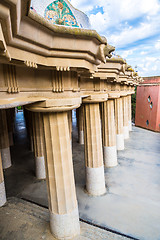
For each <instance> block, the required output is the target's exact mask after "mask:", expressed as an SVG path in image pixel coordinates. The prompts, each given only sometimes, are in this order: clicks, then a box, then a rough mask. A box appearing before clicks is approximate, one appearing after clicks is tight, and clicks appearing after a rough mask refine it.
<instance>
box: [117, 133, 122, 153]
mask: <svg viewBox="0 0 160 240" xmlns="http://www.w3.org/2000/svg"><path fill="white" fill-rule="evenodd" d="M116 141H117V150H124V136H123V134H117V136H116Z"/></svg>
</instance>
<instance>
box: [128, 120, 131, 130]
mask: <svg viewBox="0 0 160 240" xmlns="http://www.w3.org/2000/svg"><path fill="white" fill-rule="evenodd" d="M128 127H129V131H130V132H132V121H128Z"/></svg>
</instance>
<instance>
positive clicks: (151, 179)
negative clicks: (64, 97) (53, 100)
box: [0, 113, 160, 240]
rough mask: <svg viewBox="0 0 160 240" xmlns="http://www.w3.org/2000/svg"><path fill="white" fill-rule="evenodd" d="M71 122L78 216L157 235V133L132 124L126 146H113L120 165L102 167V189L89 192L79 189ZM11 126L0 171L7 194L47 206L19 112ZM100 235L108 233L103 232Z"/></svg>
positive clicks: (137, 234)
mask: <svg viewBox="0 0 160 240" xmlns="http://www.w3.org/2000/svg"><path fill="white" fill-rule="evenodd" d="M75 126H76V124H75V116H73V141H72V144H73V161H74V171H75V181H76V190H77V198H78V205H79V213H80V218H81V219H83V220H85V221H88V222H90V223H92V224H95V225H98V226H101V227H104V228H105V229H111V230H113V231H115V232H118V233H122V234H124V235H127V236H130V237H133V238H135V239H142V240H143V239H144V240H152V239H153V240H160V174H159V172H160V157H159V156H160V137H159V133H154V132H150V131H147V130H144V129H140V128H137V127H133V132H132V133H130V139H129V140H126V141H125V147H126V148H125V150H124V151H119V152H118V162H119V165H118V166H117V167H115V168H110V169H106V170H105V178H106V185H107V194H106V195H104V196H101V197H91V196H88V195H87V193H86V192H85V191H84V186H85V167H84V147H83V146H81V145H79V144H78V143H77V139H78V137H77V130H76V127H75ZM15 130H16V131H15V146H14V147H12V149H11V151H12V159H13V166H12V167H11V168H10V169H8V170H6V171H5V182H6V189H7V196H8V197H11V196H17V197H19V198H23V199H26V200H30V201H32V202H35V203H37V204H40V205H41V206H48V202H47V191H46V183H45V181H37V180H36V178H35V176H34V157H33V153H32V152H30V151H28V145H27V144H28V143H27V141H26V129H25V126H24V122H23V115H22V113H18V115H17V118H16V129H15ZM0 217H1V215H0ZM106 233H107V232H106ZM115 237H116V235H115ZM90 239H91V238H90ZM97 239H100V238H97ZM102 239H108V238H107V235H106V238H102ZM115 239H116V238H115Z"/></svg>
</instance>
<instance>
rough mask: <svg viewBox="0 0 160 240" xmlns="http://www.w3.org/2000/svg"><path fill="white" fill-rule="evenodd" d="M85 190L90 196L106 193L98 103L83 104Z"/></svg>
mask: <svg viewBox="0 0 160 240" xmlns="http://www.w3.org/2000/svg"><path fill="white" fill-rule="evenodd" d="M84 141H85V162H86V190H87V192H88V193H89V194H91V195H102V194H104V193H105V192H106V188H105V179H104V165H103V152H102V134H101V121H100V108H99V103H91V104H88V103H87V104H84Z"/></svg>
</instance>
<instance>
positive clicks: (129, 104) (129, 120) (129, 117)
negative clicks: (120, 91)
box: [128, 95, 132, 131]
mask: <svg viewBox="0 0 160 240" xmlns="http://www.w3.org/2000/svg"><path fill="white" fill-rule="evenodd" d="M128 125H129V131H132V105H131V95H128Z"/></svg>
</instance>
